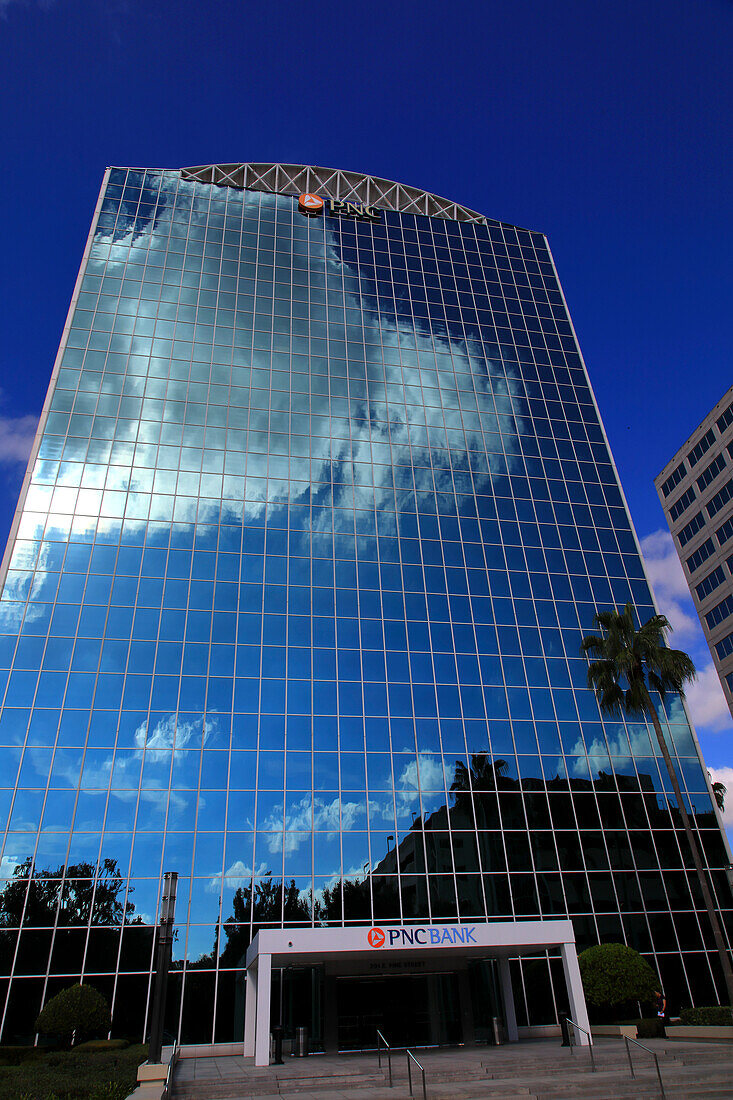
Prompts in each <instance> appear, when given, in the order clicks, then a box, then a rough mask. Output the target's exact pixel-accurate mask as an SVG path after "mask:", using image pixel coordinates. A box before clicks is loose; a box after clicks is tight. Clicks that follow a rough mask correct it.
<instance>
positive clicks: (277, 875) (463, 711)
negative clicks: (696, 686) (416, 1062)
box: [0, 164, 731, 1054]
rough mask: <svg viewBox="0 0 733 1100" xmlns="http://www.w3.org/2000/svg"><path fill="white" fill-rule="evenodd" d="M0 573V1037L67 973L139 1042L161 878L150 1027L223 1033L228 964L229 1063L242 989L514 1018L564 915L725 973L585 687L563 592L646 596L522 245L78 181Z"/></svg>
mask: <svg viewBox="0 0 733 1100" xmlns="http://www.w3.org/2000/svg"><path fill="white" fill-rule="evenodd" d="M299 196H303V197H302V200H299ZM309 196H310V197H309ZM3 568H4V576H3V590H2V600H1V601H0V628H1V631H2V633H1V634H0V669H2V670H3V671H2V677H3V680H2V682H3V695H2V696H1V697H0V698H1V699H2V712H1V713H0V745H1V746H2V749H1V750H0V751H1V754H2V769H1V770H0V781H2V783H3V790H2V798H3V800H4V802H3V805H4V809H5V813H4V814H3V817H2V820H3V821H5V820H7V829H6V833H5V835H4V837H3V845H4V846H3V857H2V864H0V869H1V870H2V874H3V875H4V882H3V884H2V888H0V899H1V901H2V908H1V909H0V963H1V964H2V967H3V971H2V973H3V975H4V977H3V979H2V983H3V984H2V987H1V988H0V992H1V994H2V997H1V999H0V1010H2V1021H3V1028H4V1031H3V1035H4V1037H5V1038H6V1040H11V1039H23V1038H25V1039H28V1038H29V1037H30V1038H32V1033H33V1021H34V1020H35V1016H36V1014H37V1012H38V1011H39V1009H40V1007H41V1005H42V1004H43V1003H45V1001H46V1000H47V999H48V998H49V997H50V996H51V995H53V994H54V993H55V992H57V991H58V990H59V989H61V988H63V987H65V986H67V985H69V984H70V983H71V982H72V981H76V980H79V978H80V977H81V978H82V979H83V980H84V981H85V982H91V983H92V984H93V985H95V986H96V987H97V988H99V989H100V990H102V991H103V992H104V993H105V995H106V996H107V997H108V998H109V1000H110V1002H111V1004H112V1007H113V1020H114V1033H115V1034H125V1035H130V1036H138V1037H139V1036H141V1035H142V1034H143V1033H144V1031H145V1029H146V1011H147V1004H148V991H149V988H150V978H151V970H152V966H153V956H152V946H153V926H154V922H155V920H156V914H157V913H158V911H159V904H160V893H161V877H162V873H163V872H164V871H169V870H172V871H177V872H178V874H179V876H180V878H179V888H178V901H177V910H176V924H177V938H176V941H175V949H174V960H173V970H172V974H171V989H170V994H169V998H168V1019H167V1026H168V1028H169V1030H170V1031H171V1032H172V1033H174V1034H176V1035H178V1036H180V1038H181V1039H182V1040H183V1041H185V1042H192V1041H197V1042H212V1041H217V1042H220V1041H230V1040H237V1041H242V1040H243V1039H244V1037H245V1031H246V1034H247V1042H248V1044H249V1045H250V1049H252V1044H253V1043H254V1042H255V1039H254V1035H255V1030H257V1029H256V1027H255V1023H256V1021H255V1016H254V1013H255V1007H254V1000H253V998H252V997H247V998H246V997H245V985H246V986H247V988H248V990H249V991H252V990H253V989H254V986H255V982H256V984H257V988H258V996H259V994H262V998H263V999H261V1000H260V1027H259V1031H258V1035H259V1039H258V1040H257V1041H258V1042H259V1045H260V1054H261V1053H262V1050H263V1049H264V1044H265V1042H266V1040H265V1034H266V1031H267V1019H266V1017H267V1015H268V1012H269V1011H271V1014H272V1019H273V1020H275V1021H277V1020H280V1019H282V1020H283V1022H284V1023H285V1024H286V1025H288V1026H290V1025H307V1026H308V1027H309V1028H310V1030H311V1033H312V1038H313V1043H314V1045H315V1046H316V1047H318V1046H321V1047H323V1046H331V1047H332V1046H335V1045H339V1046H340V1047H341V1048H348V1047H354V1046H360V1045H362V1044H364V1043H369V1044H370V1045H372V1044H373V1042H374V1032H375V1027H377V1026H379V1027H381V1028H382V1030H383V1031H384V1032H385V1033H386V1034H387V1035H388V1036H389V1038H390V1040H391V1041H392V1042H393V1043H400V1042H405V1041H409V1042H421V1041H428V1040H432V1041H435V1042H439V1041H459V1040H461V1039H470V1038H471V1037H474V1038H478V1039H486V1038H488V1037H489V1036H490V1034H491V1017H492V1016H493V1015H496V1014H498V1015H501V1016H503V1017H504V1021H505V1024H506V1026H507V1030H508V1031H509V1033H510V1034H517V1033H518V1034H520V1035H521V1034H524V1032H523V1031H522V1029H523V1028H528V1027H540V1026H552V1025H555V1024H556V1022H557V1011H558V1009H559V1008H562V1007H566V1006H567V1005H568V1004H569V1005H571V1006H572V1007H573V1011H577V1012H580V1011H581V1009H582V1005H581V1004H580V1002H579V1000H578V994H577V981H576V979H577V965H576V964H575V962H574V959H575V949H576V946H577V948H578V949H581V948H583V947H585V946H587V945H590V944H594V943H597V942H599V941H623V942H627V943H628V944H630V945H631V946H633V947H635V948H638V949H639V950H640V951H642V952H644V954H645V955H646V956H647V957H648V958H649V959H650V961H651V963H652V965H654V966H655V967H656V968H657V969H658V971H659V973H660V975H661V976H662V980H663V982H664V984H665V987H666V990H667V993H668V996H669V998H670V1002H671V1003H672V1004H673V1005H674V1004H681V1003H685V1004H687V1003H691V1002H693V1003H694V1002H697V1003H703V1004H710V1003H714V1002H715V1001H716V1000H717V999H718V996H719V993H718V992H717V991H716V983H717V984H718V989H719V990H720V994H722V986H721V984H720V981H719V975H718V969H717V956H716V955H715V954H714V952H713V953H711V938H710V934H709V930H708V928H707V923H706V916H705V914H704V912H703V911H702V903H701V899H700V897H699V894H698V890H697V887H696V883H695V881H694V879H691V878H690V871H689V868H690V866H691V863H690V859H689V855H688V854H687V853H686V850H685V849H686V845H685V838H684V835H683V833H682V832H681V831H680V821H679V816H678V813H677V811H676V807H675V805H674V801H673V797H672V795H671V794H670V788H669V782H668V779H667V777H666V775H665V772H664V768H663V767H662V768H661V769H660V764H659V759H658V754H657V752H656V750H655V747H654V737H653V736H652V737H651V738H650V732H649V729H648V728H647V726H646V725H645V724H644V723H643V722H636V723H633V724H628V725H627V724H624V723H623V722H622V721H618V722H608V721H604V720H603V719H602V718H601V715H600V714H599V710H598V706H597V704H596V701H595V699H594V696H593V694H592V693H591V692H590V691H589V690H588V689H587V687H586V668H587V666H586V662H585V660H584V659H583V658H582V657H581V655H580V641H581V638H582V637H583V635H584V634H585V633H587V632H588V631H589V630H591V629H592V626H593V616H594V613H595V612H596V610H597V609H599V608H600V609H604V608H608V607H610V606H613V605H623V604H625V603H626V601H627V600H632V601H633V603H634V604H635V606H636V608H637V611H638V615H639V617H640V619H642V620H643V619H645V618H646V617H647V616H649V615H651V614H652V613H653V611H654V607H653V603H652V598H651V594H650V591H649V588H648V585H647V581H646V579H645V575H644V570H643V566H642V561H641V557H640V554H639V549H638V545H637V541H636V539H635V536H634V532H633V529H632V525H631V521H630V518H629V514H628V511H627V509H626V506H625V503H624V499H623V496H622V493H621V489H620V487H619V484H618V478H617V475H616V471H615V469H614V466H613V462H612V459H611V456H610V453H609V449H608V444H607V441H606V438H605V435H604V431H603V427H602V425H601V422H600V418H599V414H598V410H597V408H596V405H595V402H594V398H593V394H592V391H591V387H590V384H589V381H588V377H587V375H586V371H585V368H584V365H583V362H582V359H581V356H580V352H579V350H578V347H577V343H576V340H575V336H574V333H573V329H572V326H571V322H570V319H569V316H568V313H567V308H566V305H565V302H564V299H563V294H562V291H561V289H560V285H559V283H558V278H557V274H556V271H555V267H554V264H553V261H552V257H551V255H550V252H549V249H548V245H547V241H546V239H545V238H544V236H542V234H540V233H534V232H529V231H527V230H523V229H517V228H515V227H514V226H510V225H504V224H501V223H499V222H496V221H491V220H489V219H487V218H485V217H484V216H483V215H481V214H479V213H476V212H474V211H471V210H468V209H466V208H464V207H461V206H459V205H457V204H455V203H453V202H450V201H447V200H444V199H440V198H438V197H436V196H434V195H430V194H427V193H426V192H423V191H419V190H417V189H415V188H410V187H404V186H402V185H400V184H397V183H392V182H389V181H386V180H381V179H375V178H373V177H369V176H361V175H358V174H355V173H349V172H338V171H330V170H325V169H320V168H309V167H304V166H293V165H263V164H248V165H245V164H240V165H209V166H206V167H202V168H192V169H188V170H182V171H160V170H142V169H129V170H128V169H124V168H114V169H111V170H109V171H108V172H107V174H106V176H105V178H104V183H103V186H102V190H101V193H100V197H99V204H98V207H97V210H96V212H95V214H94V220H93V223H92V227H91V233H90V237H89V242H88V245H87V248H86V251H85V253H84V258H83V262H82V266H81V271H80V274H79V279H78V282H77V285H76V288H75V290H74V295H73V300H72V306H71V309H70V312H69V317H68V322H67V325H66V327H65V329H64V332H63V337H62V340H61V346H60V349H59V354H58V359H57V362H56V364H55V367H54V371H53V376H52V380H51V384H50V387H49V391H48V398H47V401H46V404H45V407H44V410H43V415H42V417H41V421H40V424H39V429H38V435H37V439H36V442H35V445H34V448H33V453H32V456H31V460H30V463H29V467H28V473H27V477H26V480H25V482H24V484H23V489H22V493H21V498H20V502H19V506H18V512H17V515H16V518H15V521H14V523H13V528H12V532H11V538H10V541H9V545H8V550H7V554H6V556H5V560H4V567H3ZM662 720H663V723H664V728H665V730H666V732H667V735H668V737H669V741H670V745H671V748H672V752H673V756H674V759H675V762H676V766H677V768H678V771H679V777H680V782H681V785H682V789H683V791H685V792H686V797H687V798H689V805H690V809H691V812H692V814H693V818H694V821H695V823H696V827H697V828H698V829H699V830H700V840H701V846H702V848H703V851H704V853H705V858H706V859H707V861H708V864H709V867H710V869H711V876H712V884H713V888H714V890H715V892H716V896H717V900H718V903H719V905H720V906H721V907H722V909H723V910H724V912H725V915H726V916H728V915H729V912H730V903H731V894H730V889H729V886H728V882H727V878H726V875H725V869H726V867H727V865H728V861H729V852H728V850H727V847H726V844H725V841H724V838H723V835H722V833H721V830H720V827H719V823H718V818H717V816H716V811H715V809H714V805H713V800H712V797H711V792H710V788H709V783H708V779H707V775H706V771H705V768H704V765H703V763H702V760H701V757H700V752H699V748H698V744H697V741H696V738H695V734H694V732H693V731H692V729H691V728H690V725H689V722H688V718H687V715H686V713H685V710H684V708H683V707H682V706H681V705H680V702H679V700H677V699H671V700H668V705H667V707H666V710H664V709H663V710H662ZM290 929H292V934H291V935H284V933H287V931H288V930H290ZM258 931H259V932H260V935H259V936H257V935H256V934H257V933H258ZM393 934H394V935H393ZM410 937H412V939H411V938H410ZM415 937H417V938H416V939H415ZM435 937H439V941H440V942H438V941H437V940H436V939H435ZM393 941H394V942H393ZM291 945H292V946H291ZM360 945H361V946H360ZM365 945H366V946H365ZM403 948H404V950H403ZM245 973H247V977H246V979H245ZM263 991H264V992H263ZM270 993H271V1005H272V1007H271V1010H270V1009H269V1008H268V1007H267V1004H266V1002H267V1001H268V1000H269V997H270ZM581 1000H582V998H581Z"/></svg>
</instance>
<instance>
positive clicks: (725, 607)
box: [705, 595, 733, 630]
mask: <svg viewBox="0 0 733 1100" xmlns="http://www.w3.org/2000/svg"><path fill="white" fill-rule="evenodd" d="M731 611H733V595H731V596H726V597H725V599H724V600H721V601H720V603H719V604H716V606H715V607H713V608H711V610H710V611H708V613H707V615H706V616H705V622H706V623H707V624H708V629H709V630H712V629H713V627H715V626H719V625H720V623H722V622H723V621H724V620H725V619H727V618H728V616H729V615H730V613H731Z"/></svg>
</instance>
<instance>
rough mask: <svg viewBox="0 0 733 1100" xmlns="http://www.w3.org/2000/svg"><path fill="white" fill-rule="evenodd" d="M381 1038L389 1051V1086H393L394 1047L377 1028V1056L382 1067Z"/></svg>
mask: <svg viewBox="0 0 733 1100" xmlns="http://www.w3.org/2000/svg"><path fill="white" fill-rule="evenodd" d="M380 1040H381V1042H382V1043H384V1049H385V1050H386V1051H387V1065H388V1066H389V1087H390V1088H392V1047H391V1046H390V1045H389V1043H388V1042H387V1040H386V1039H385V1037H384V1035H382V1032H381V1031H380V1030H379V1028H377V1058H378V1059H379V1068H380V1069H381V1068H382V1047H381V1045H380Z"/></svg>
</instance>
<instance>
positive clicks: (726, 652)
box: [715, 634, 733, 661]
mask: <svg viewBox="0 0 733 1100" xmlns="http://www.w3.org/2000/svg"><path fill="white" fill-rule="evenodd" d="M715 652H716V653H717V654H718V658H719V659H720V660H721V661H722V660H723V659H724V658H725V657H730V655H731V653H733V634H726V636H725V638H721V640H720V641H719V642H717V643H716V645H715Z"/></svg>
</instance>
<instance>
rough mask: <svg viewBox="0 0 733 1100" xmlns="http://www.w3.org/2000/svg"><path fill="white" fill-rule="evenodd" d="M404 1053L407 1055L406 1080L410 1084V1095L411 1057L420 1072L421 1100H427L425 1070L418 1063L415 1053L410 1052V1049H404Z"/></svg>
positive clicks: (411, 1093)
mask: <svg viewBox="0 0 733 1100" xmlns="http://www.w3.org/2000/svg"><path fill="white" fill-rule="evenodd" d="M405 1054H406V1055H407V1080H408V1082H409V1085H410V1096H412V1095H413V1091H412V1067H411V1066H410V1059H412V1061H413V1062H414V1063H415V1065H416V1066H417V1068H418V1069H419V1070H420V1072H421V1073H422V1097H423V1100H428V1090H427V1088H426V1086H425V1070H424V1069H423V1067H422V1066H421V1065H420V1063H419V1062H418V1060H417V1058H416V1057H415V1055H414V1054H413V1053H412V1051H411V1050H407V1049H405Z"/></svg>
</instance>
